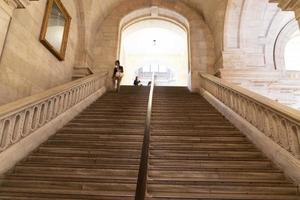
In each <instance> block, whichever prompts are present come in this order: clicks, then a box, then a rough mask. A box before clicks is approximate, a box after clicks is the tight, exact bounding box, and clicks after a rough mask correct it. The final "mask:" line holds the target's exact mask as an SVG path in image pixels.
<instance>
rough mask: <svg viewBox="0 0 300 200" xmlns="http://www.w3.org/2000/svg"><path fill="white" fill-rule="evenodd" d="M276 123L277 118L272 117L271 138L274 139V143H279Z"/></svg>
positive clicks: (277, 121)
mask: <svg viewBox="0 0 300 200" xmlns="http://www.w3.org/2000/svg"><path fill="white" fill-rule="evenodd" d="M278 123H279V120H278V118H277V116H275V115H273V116H272V138H273V139H274V141H275V142H276V143H278V144H279V143H280V139H279V134H278V131H279V130H278Z"/></svg>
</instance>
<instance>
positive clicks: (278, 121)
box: [199, 74, 300, 159]
mask: <svg viewBox="0 0 300 200" xmlns="http://www.w3.org/2000/svg"><path fill="white" fill-rule="evenodd" d="M199 76H200V88H201V89H200V90H201V92H204V91H207V92H209V93H210V94H211V95H213V96H214V97H215V98H217V99H218V100H219V101H221V102H222V103H223V104H225V105H226V106H227V107H229V108H231V109H232V110H233V111H234V112H235V113H237V114H238V115H240V116H241V117H242V118H244V119H245V120H247V121H248V122H249V123H251V124H252V125H253V126H255V127H256V128H257V129H258V130H259V131H261V132H262V133H264V134H265V135H266V136H267V137H269V138H270V139H272V140H273V141H274V142H275V143H277V144H279V145H280V146H281V147H282V148H284V149H285V150H287V151H289V152H290V153H292V155H293V156H295V157H296V158H298V159H299V158H300V112H299V111H297V110H294V109H292V108H289V107H287V106H284V105H281V104H279V103H277V102H276V101H273V100H271V99H268V98H266V97H263V96H261V95H259V94H257V93H254V92H251V91H249V90H247V89H244V88H241V87H239V86H236V85H233V84H231V83H228V82H226V81H224V80H222V79H220V78H217V77H214V76H212V75H208V74H200V75H199Z"/></svg>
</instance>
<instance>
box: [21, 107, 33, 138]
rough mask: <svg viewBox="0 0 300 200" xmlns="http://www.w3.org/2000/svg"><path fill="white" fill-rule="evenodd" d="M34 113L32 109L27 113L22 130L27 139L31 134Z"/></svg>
mask: <svg viewBox="0 0 300 200" xmlns="http://www.w3.org/2000/svg"><path fill="white" fill-rule="evenodd" d="M32 117H33V112H32V108H31V109H30V110H26V111H25V117H24V124H23V130H22V137H25V136H27V135H29V134H30V133H31V129H30V127H31V124H32Z"/></svg>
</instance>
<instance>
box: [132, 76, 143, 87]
mask: <svg viewBox="0 0 300 200" xmlns="http://www.w3.org/2000/svg"><path fill="white" fill-rule="evenodd" d="M133 85H134V86H142V84H141V81H140V80H139V77H138V76H136V77H135V79H134V82H133Z"/></svg>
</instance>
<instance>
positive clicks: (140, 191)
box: [135, 73, 155, 200]
mask: <svg viewBox="0 0 300 200" xmlns="http://www.w3.org/2000/svg"><path fill="white" fill-rule="evenodd" d="M154 81H155V76H154V73H153V75H152V82H151V88H150V93H149V99H148V107H147V116H146V122H145V131H144V140H143V147H142V153H141V161H140V167H139V174H138V180H137V185H136V193H135V200H144V199H145V195H146V189H147V177H148V159H149V143H150V124H151V115H152V101H153V91H154Z"/></svg>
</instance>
